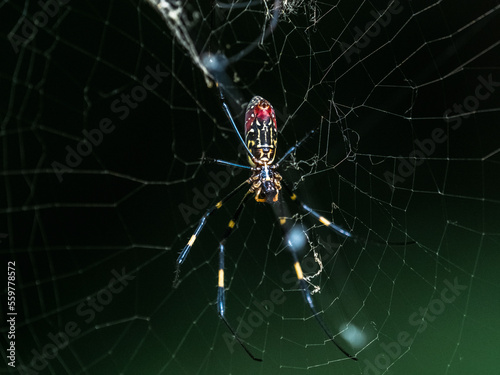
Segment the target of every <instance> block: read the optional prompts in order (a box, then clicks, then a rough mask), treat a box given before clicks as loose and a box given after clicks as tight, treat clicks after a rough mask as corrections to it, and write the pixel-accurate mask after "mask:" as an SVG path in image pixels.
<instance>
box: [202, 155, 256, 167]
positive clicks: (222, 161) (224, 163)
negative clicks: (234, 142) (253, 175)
mask: <svg viewBox="0 0 500 375" xmlns="http://www.w3.org/2000/svg"><path fill="white" fill-rule="evenodd" d="M201 161H202V162H203V163H214V164H219V165H225V166H228V167H233V168H241V169H252V167H250V166H249V165H242V164H236V163H233V162H230V161H225V160H221V159H214V158H207V157H205V158H203V159H202V160H201Z"/></svg>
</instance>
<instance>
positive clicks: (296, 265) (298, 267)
mask: <svg viewBox="0 0 500 375" xmlns="http://www.w3.org/2000/svg"><path fill="white" fill-rule="evenodd" d="M293 266H294V267H295V272H296V273H297V279H299V280H302V279H303V278H304V274H303V273H302V268H301V267H300V264H299V262H295V264H294V265H293Z"/></svg>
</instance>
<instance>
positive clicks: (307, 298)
mask: <svg viewBox="0 0 500 375" xmlns="http://www.w3.org/2000/svg"><path fill="white" fill-rule="evenodd" d="M290 252H291V253H292V256H293V262H294V264H293V266H294V268H295V273H296V275H297V279H298V280H299V285H300V288H301V289H302V296H303V297H304V300H305V301H306V303H307V304H308V305H309V308H310V309H311V311H312V313H313V315H314V318H316V321H317V322H318V324H319V325H320V326H321V329H322V330H323V332H325V334H326V336H327V337H328V338H329V339H330V341H331V342H333V343H334V345H335V346H336V347H337V348H338V349H339V350H340V351H341V352H342V353H344V355H345V356H346V357H348V358H350V359H352V360H354V361H357V360H358V359H357V358H356V357H353V356H352V355H350V354H349V353H348V352H347V351H345V350H344V349H343V348H342V347H341V346H340V345H339V344H337V342H336V341H335V339H334V338H333V335H332V333H331V332H330V330H329V329H328V327H327V326H326V324H325V322H324V321H323V319H321V317H320V316H319V315H318V311H317V310H316V308H315V307H314V303H313V300H312V297H311V293H310V292H309V289H308V287H307V283H306V282H305V280H304V274H303V273H302V268H301V267H300V263H299V259H298V258H297V253H296V252H295V251H293V250H291V251H290Z"/></svg>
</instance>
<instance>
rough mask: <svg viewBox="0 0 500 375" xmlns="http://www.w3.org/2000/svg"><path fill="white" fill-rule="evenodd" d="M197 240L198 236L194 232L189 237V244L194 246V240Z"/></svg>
mask: <svg viewBox="0 0 500 375" xmlns="http://www.w3.org/2000/svg"><path fill="white" fill-rule="evenodd" d="M195 240H196V236H195V235H194V234H193V235H192V236H191V238H190V239H189V242H188V246H193V244H194V241H195Z"/></svg>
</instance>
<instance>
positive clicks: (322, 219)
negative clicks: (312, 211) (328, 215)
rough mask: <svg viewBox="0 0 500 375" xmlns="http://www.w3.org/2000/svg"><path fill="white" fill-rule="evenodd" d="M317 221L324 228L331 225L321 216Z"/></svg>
mask: <svg viewBox="0 0 500 375" xmlns="http://www.w3.org/2000/svg"><path fill="white" fill-rule="evenodd" d="M319 221H321V223H322V224H323V225H326V226H329V225H330V224H331V222H330V221H328V220H326V219H325V218H324V217H323V216H320V217H319Z"/></svg>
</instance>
